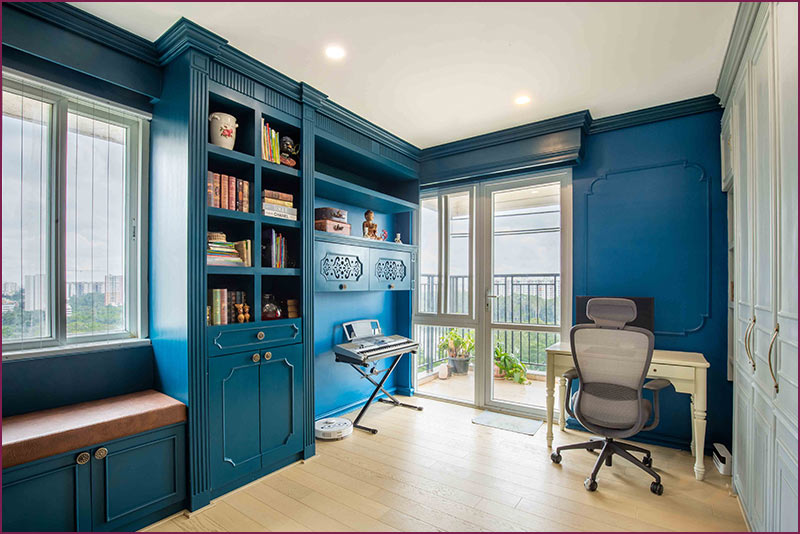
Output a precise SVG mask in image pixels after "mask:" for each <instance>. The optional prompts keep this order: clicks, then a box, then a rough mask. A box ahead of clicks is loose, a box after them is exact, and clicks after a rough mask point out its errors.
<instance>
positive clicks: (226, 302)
mask: <svg viewBox="0 0 800 534" xmlns="http://www.w3.org/2000/svg"><path fill="white" fill-rule="evenodd" d="M208 293H209V295H208V302H209V305H208V308H207V309H206V323H207V324H209V325H214V326H216V325H221V324H236V323H240V322H242V323H243V322H249V321H252V320H253V314H252V313H250V310H247V311H246V310H245V307H244V305H245V304H246V303H247V293H246V292H244V291H234V290H230V289H211V290H209V292H208ZM237 304H241V305H242V308H241V314H240V312H239V307H238V306H237ZM239 315H242V317H241V319H242V320H241V321H240V320H239V319H240V317H239ZM248 315H249V317H248Z"/></svg>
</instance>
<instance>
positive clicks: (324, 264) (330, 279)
mask: <svg viewBox="0 0 800 534" xmlns="http://www.w3.org/2000/svg"><path fill="white" fill-rule="evenodd" d="M368 264H369V249H368V248H365V247H354V246H351V245H342V244H339V243H326V242H324V241H317V242H315V243H314V289H315V290H316V291H339V292H342V291H367V290H368V289H369V267H368Z"/></svg>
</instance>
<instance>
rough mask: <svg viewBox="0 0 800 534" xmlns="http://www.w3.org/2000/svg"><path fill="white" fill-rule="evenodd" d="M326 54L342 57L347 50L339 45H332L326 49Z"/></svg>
mask: <svg viewBox="0 0 800 534" xmlns="http://www.w3.org/2000/svg"><path fill="white" fill-rule="evenodd" d="M325 55H326V56H328V57H329V58H331V59H342V58H343V57H344V56H345V51H344V48H342V47H341V46H339V45H330V46H328V47H327V48H326V49H325Z"/></svg>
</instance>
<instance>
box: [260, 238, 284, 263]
mask: <svg viewBox="0 0 800 534" xmlns="http://www.w3.org/2000/svg"><path fill="white" fill-rule="evenodd" d="M264 237H265V240H266V251H265V252H266V254H265V255H264V263H266V264H267V265H266V266H267V267H275V268H279V269H280V268H284V267H286V238H285V237H284V236H283V235H282V234H280V233H277V232H275V230H273V229H270V230H268V231H267V232H265V236H264Z"/></svg>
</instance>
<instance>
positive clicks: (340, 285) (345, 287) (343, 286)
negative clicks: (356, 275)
mask: <svg viewBox="0 0 800 534" xmlns="http://www.w3.org/2000/svg"><path fill="white" fill-rule="evenodd" d="M339 289H347V284H339Z"/></svg>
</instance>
